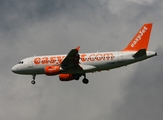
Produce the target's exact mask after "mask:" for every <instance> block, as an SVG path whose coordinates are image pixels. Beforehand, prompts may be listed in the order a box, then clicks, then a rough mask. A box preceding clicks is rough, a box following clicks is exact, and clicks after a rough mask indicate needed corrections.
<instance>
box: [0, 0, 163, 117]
mask: <svg viewBox="0 0 163 120" xmlns="http://www.w3.org/2000/svg"><path fill="white" fill-rule="evenodd" d="M162 11H163V1H162V0H124V1H118V0H69V1H68V0H49V1H47V0H35V1H33V0H28V1H22V0H15V1H13V0H1V1H0V21H1V22H0V43H1V44H0V55H1V59H0V68H1V69H0V76H1V80H0V119H3V120H13V119H16V120H22V119H23V120H29V119H30V120H45V119H46V120H51V119H57V120H64V119H66V120H83V119H84V120H99V119H101V120H108V119H111V120H119V119H121V120H131V119H132V120H138V119H141V120H153V119H157V120H162V119H163V115H162V112H163V107H162V106H163V101H162V100H163V95H162V90H163V89H162V84H163V82H162V73H161V72H162V70H163V64H162V59H163V54H162V53H163V49H162V47H163V44H162V38H163V34H162V28H163V12H162ZM146 22H152V23H153V29H152V34H151V40H150V43H149V49H150V50H153V51H157V52H158V54H159V56H157V57H154V58H152V59H149V60H147V61H143V62H141V63H136V64H134V65H130V66H127V67H122V68H119V69H115V70H111V71H109V72H101V73H96V74H87V77H88V79H89V80H90V84H88V85H84V84H82V82H81V80H80V81H70V82H61V81H59V79H58V76H54V77H47V76H37V77H36V85H34V86H33V85H31V83H30V81H31V79H32V77H31V76H21V75H16V74H13V73H12V72H11V67H12V66H13V65H15V64H16V63H17V62H18V61H19V60H21V59H23V58H25V57H29V56H33V55H45V54H66V53H68V52H69V50H70V49H72V48H75V47H77V46H79V45H80V46H81V50H80V52H96V51H112V50H113V51H116V50H121V49H123V48H124V47H125V46H126V45H127V44H128V43H129V41H130V40H131V39H132V37H133V36H134V35H135V33H136V32H137V31H138V30H139V28H140V27H141V26H142V25H143V24H144V23H146Z"/></svg>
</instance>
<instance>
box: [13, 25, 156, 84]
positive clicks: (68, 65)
mask: <svg viewBox="0 0 163 120" xmlns="http://www.w3.org/2000/svg"><path fill="white" fill-rule="evenodd" d="M151 29H152V23H146V24H144V25H143V26H142V27H141V28H140V30H139V31H138V33H137V34H136V35H135V36H134V38H133V39H132V40H131V42H130V43H129V44H128V45H127V47H126V48H125V49H123V50H121V51H116V52H97V53H79V49H80V46H79V47H77V48H75V49H72V50H71V51H70V52H69V53H68V54H67V55H45V56H33V57H28V58H25V59H23V60H21V61H20V62H19V63H18V64H17V65H15V66H14V67H13V68H12V72H14V73H17V74H23V75H32V76H33V80H32V81H31V83H32V84H35V77H36V75H39V74H46V75H47V76H54V75H59V79H60V80H61V81H71V80H79V78H80V77H81V76H84V77H83V83H85V84H88V82H89V80H88V79H87V78H86V73H94V72H96V71H103V70H110V69H114V68H118V67H122V66H126V65H129V64H132V63H135V62H139V61H142V60H145V59H148V58H150V57H153V56H156V55H157V53H156V52H153V51H147V49H148V42H149V38H150V33H151Z"/></svg>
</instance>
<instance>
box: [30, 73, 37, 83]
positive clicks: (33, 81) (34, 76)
mask: <svg viewBox="0 0 163 120" xmlns="http://www.w3.org/2000/svg"><path fill="white" fill-rule="evenodd" d="M32 76H33V77H32V79H33V80H32V81H31V84H33V85H34V84H35V83H36V82H35V78H36V75H32Z"/></svg>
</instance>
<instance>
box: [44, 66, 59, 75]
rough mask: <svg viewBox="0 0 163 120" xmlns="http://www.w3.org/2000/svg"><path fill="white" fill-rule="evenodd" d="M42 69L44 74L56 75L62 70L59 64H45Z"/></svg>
mask: <svg viewBox="0 0 163 120" xmlns="http://www.w3.org/2000/svg"><path fill="white" fill-rule="evenodd" d="M44 71H45V74H46V75H58V74H60V73H61V72H62V68H61V67H60V66H46V67H45V68H44Z"/></svg>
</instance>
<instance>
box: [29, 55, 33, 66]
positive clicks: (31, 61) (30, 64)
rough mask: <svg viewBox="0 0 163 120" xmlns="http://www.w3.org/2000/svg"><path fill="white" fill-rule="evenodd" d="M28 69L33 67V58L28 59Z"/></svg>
mask: <svg viewBox="0 0 163 120" xmlns="http://www.w3.org/2000/svg"><path fill="white" fill-rule="evenodd" d="M28 67H33V57H31V58H29V59H28Z"/></svg>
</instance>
